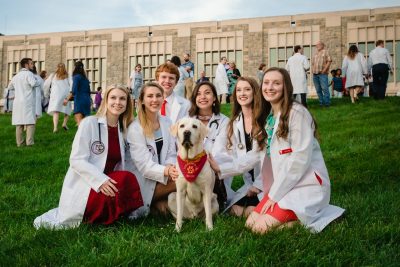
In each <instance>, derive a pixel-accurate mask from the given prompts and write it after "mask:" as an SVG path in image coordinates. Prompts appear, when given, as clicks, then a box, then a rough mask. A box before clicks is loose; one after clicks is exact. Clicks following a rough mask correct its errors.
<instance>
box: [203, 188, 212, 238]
mask: <svg viewBox="0 0 400 267" xmlns="http://www.w3.org/2000/svg"><path fill="white" fill-rule="evenodd" d="M212 193H213V192H212V191H211V190H210V188H209V187H207V188H206V189H205V192H204V196H203V203H204V211H205V214H206V226H207V230H209V231H211V230H212V229H213V221H212V211H211V201H212Z"/></svg>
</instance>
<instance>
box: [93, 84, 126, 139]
mask: <svg viewBox="0 0 400 267" xmlns="http://www.w3.org/2000/svg"><path fill="white" fill-rule="evenodd" d="M114 89H119V90H121V91H124V92H125V93H126V98H127V99H126V101H127V103H126V109H125V111H124V112H123V113H122V114H121V115H119V118H118V122H119V126H120V129H121V131H122V132H123V133H124V134H126V129H127V128H128V126H129V124H131V122H132V121H133V106H132V101H131V94H130V92H129V90H128V87H126V86H125V85H121V84H112V85H110V86H108V87H107V89H106V91H105V93H104V97H103V100H102V101H101V104H100V107H99V110H98V111H97V113H96V116H97V117H105V116H106V115H107V104H108V95H109V94H110V92H111V91H112V90H114Z"/></svg>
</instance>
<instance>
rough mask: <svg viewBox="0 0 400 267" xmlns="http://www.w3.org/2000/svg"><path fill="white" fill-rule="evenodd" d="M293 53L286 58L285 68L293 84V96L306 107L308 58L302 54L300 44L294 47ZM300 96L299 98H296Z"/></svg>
mask: <svg viewBox="0 0 400 267" xmlns="http://www.w3.org/2000/svg"><path fill="white" fill-rule="evenodd" d="M294 53H295V54H294V55H293V56H291V57H290V58H289V59H288V62H287V64H286V70H287V71H288V72H289V74H290V80H291V81H292V84H293V97H294V99H297V100H298V101H301V103H302V104H303V106H305V107H307V91H308V89H307V73H306V72H307V70H308V69H309V68H310V64H309V63H308V59H307V57H306V56H304V55H303V48H302V47H301V46H300V45H296V46H295V47H294ZM298 98H300V99H298Z"/></svg>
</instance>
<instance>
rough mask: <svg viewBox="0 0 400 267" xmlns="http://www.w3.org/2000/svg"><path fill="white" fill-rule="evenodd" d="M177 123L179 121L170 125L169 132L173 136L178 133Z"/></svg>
mask: <svg viewBox="0 0 400 267" xmlns="http://www.w3.org/2000/svg"><path fill="white" fill-rule="evenodd" d="M178 124H179V121H178V122H176V123H175V124H174V125H172V126H171V128H170V133H171V135H172V136H173V137H176V136H177V135H178Z"/></svg>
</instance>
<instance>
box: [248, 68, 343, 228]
mask: <svg viewBox="0 0 400 267" xmlns="http://www.w3.org/2000/svg"><path fill="white" fill-rule="evenodd" d="M261 89H262V94H263V99H262V106H263V108H262V109H260V111H261V114H255V115H256V117H259V116H263V115H267V119H266V120H265V122H264V125H263V127H265V131H264V132H263V134H265V135H266V136H265V137H266V140H267V149H266V150H267V153H266V155H265V157H264V163H263V166H262V177H263V187H264V192H265V195H264V198H263V199H262V200H261V201H260V203H259V204H258V205H257V207H256V208H255V209H254V211H253V212H252V213H251V214H250V216H249V217H248V219H247V221H246V226H247V227H248V228H250V229H251V230H252V231H253V232H256V233H266V232H268V231H269V230H270V229H271V228H273V227H277V226H280V225H283V224H286V223H290V222H292V221H297V220H299V221H300V222H301V224H303V225H304V226H306V227H307V228H309V229H310V230H311V231H313V232H319V231H322V229H324V228H325V226H327V225H328V224H329V223H330V222H331V221H333V220H334V219H336V218H338V217H340V216H341V215H342V214H343V212H344V209H342V208H339V207H336V206H333V205H329V200H330V194H331V186H330V181H329V176H328V170H327V169H326V166H325V162H324V159H323V157H322V153H321V148H320V146H319V143H318V141H317V139H316V138H315V136H316V125H315V121H314V120H313V118H312V116H311V114H310V112H309V111H308V110H307V109H306V108H305V107H304V106H302V105H301V104H299V103H297V102H294V101H293V98H292V94H293V87H292V83H291V81H290V76H289V74H288V72H287V71H286V70H285V69H281V68H270V69H268V70H267V71H266V72H265V74H264V76H263V82H262V87H261ZM264 117H265V116H264Z"/></svg>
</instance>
